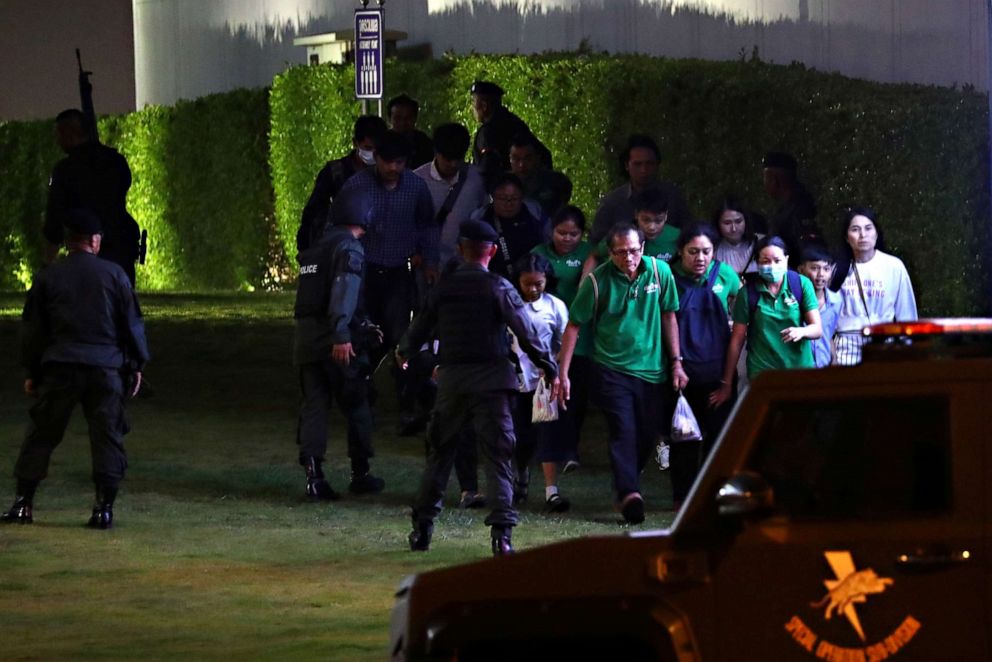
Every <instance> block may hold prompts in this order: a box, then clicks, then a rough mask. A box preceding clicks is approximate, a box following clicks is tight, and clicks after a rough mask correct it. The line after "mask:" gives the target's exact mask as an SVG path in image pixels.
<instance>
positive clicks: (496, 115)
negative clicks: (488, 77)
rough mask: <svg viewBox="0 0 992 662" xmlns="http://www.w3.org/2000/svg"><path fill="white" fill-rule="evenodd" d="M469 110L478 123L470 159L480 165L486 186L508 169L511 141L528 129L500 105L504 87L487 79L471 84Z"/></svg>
mask: <svg viewBox="0 0 992 662" xmlns="http://www.w3.org/2000/svg"><path fill="white" fill-rule="evenodd" d="M471 92H472V114H473V115H475V119H476V120H477V121H478V122H479V124H481V126H480V127H479V129H478V131H476V132H475V140H474V141H473V142H472V162H473V163H475V165H476V166H478V167H479V170H480V171H481V172H482V176H483V178H484V179H485V180H486V185H487V186H492V184H493V182H494V181H495V178H496V177H497V176H499V175H500V174H502V173H504V172H506V171H507V170H509V169H510V141H511V140H512V139H513V136H515V135H517V134H522V133H530V132H531V131H530V129H529V128H528V127H527V124H526V123H525V122H524V121H523V120H522V119H520V118H519V117H517V116H516V115H514V114H513V113H512V112H510V109H509V108H507V107H506V106H504V105H503V94H504V92H503V88H501V87H500V86H499V85H497V84H496V83H490V82H489V81H476V82H475V83H473V84H472V89H471Z"/></svg>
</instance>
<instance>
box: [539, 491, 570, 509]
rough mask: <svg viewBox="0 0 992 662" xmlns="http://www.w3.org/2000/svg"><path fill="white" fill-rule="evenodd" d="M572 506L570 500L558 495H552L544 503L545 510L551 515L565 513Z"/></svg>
mask: <svg viewBox="0 0 992 662" xmlns="http://www.w3.org/2000/svg"><path fill="white" fill-rule="evenodd" d="M571 506H572V504H571V503H570V502H569V500H568V499H566V498H565V497H563V496H562V495H560V494H558V493H555V494H552V495H551V496H549V497H548V500H547V501H545V502H544V510H545V512H549V513H565V512H568V509H569V508H570V507H571Z"/></svg>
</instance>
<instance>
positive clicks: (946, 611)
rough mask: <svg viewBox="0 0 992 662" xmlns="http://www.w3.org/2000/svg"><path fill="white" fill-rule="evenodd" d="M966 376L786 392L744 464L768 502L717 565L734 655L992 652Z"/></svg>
mask: <svg viewBox="0 0 992 662" xmlns="http://www.w3.org/2000/svg"><path fill="white" fill-rule="evenodd" d="M976 397H977V394H976V392H975V388H974V385H973V384H970V385H963V384H933V383H931V384H929V385H928V384H925V383H921V382H915V383H904V384H892V385H887V386H886V387H885V388H884V389H880V388H878V387H877V386H875V387H869V386H865V387H862V388H857V387H852V388H848V389H844V393H843V394H842V395H838V389H836V388H832V389H826V388H824V389H821V390H820V391H818V390H817V389H816V387H812V388H809V389H802V390H798V391H797V390H796V389H792V390H791V392H786V391H785V390H782V392H780V393H776V394H775V395H774V397H770V398H769V400H768V406H767V407H764V408H763V412H764V415H763V418H762V420H761V421H760V422H759V423H758V426H757V427H756V428H755V429H757V430H759V432H758V436H757V439H756V442H755V443H754V444H753V445H752V447H751V449H750V451H749V454H748V455H747V457H746V460H745V461H744V465H745V466H744V467H743V468H745V469H747V470H750V471H752V472H756V473H757V474H759V475H760V476H761V477H763V478H764V480H765V481H767V483H768V484H769V485H770V487H771V489H772V491H773V498H774V506H773V508H772V510H771V512H768V513H767V514H765V515H763V516H758V517H754V518H749V519H742V520H741V522H739V523H738V524H739V526H740V527H741V528H740V530H739V532H738V533H737V534H736V537H735V538H734V540H733V542H732V543H731V544H730V546H729V548H727V549H728V551H727V552H726V557H725V558H723V559H721V560H720V562H719V563H718V564H717V566H716V570H715V574H714V578H713V579H714V582H715V589H716V595H717V632H718V633H719V639H720V641H719V650H720V658H721V659H725V660H743V659H761V660H769V659H776V660H792V659H797V660H801V659H823V660H886V659H895V660H900V659H906V660H909V659H915V660H981V659H990V658H989V653H990V648H989V641H988V632H987V630H986V627H987V624H988V616H987V615H988V612H989V604H988V592H987V590H983V589H986V588H987V586H988V577H989V575H988V564H987V561H986V558H985V554H984V551H985V548H984V546H983V540H982V532H983V515H984V513H983V508H984V502H985V495H984V494H983V493H982V492H983V491H982V490H981V489H980V486H981V484H982V482H983V472H982V453H983V451H982V450H981V447H982V446H983V445H984V444H981V443H980V442H978V440H977V439H976V438H975V434H974V430H972V429H970V428H971V427H973V426H972V425H971V424H972V422H973V420H974V416H973V414H971V413H969V412H970V409H969V408H970V407H974V406H975V405H976V403H975V400H974V399H975V398H976Z"/></svg>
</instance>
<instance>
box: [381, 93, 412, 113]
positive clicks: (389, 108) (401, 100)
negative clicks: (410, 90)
mask: <svg viewBox="0 0 992 662" xmlns="http://www.w3.org/2000/svg"><path fill="white" fill-rule="evenodd" d="M396 106H406V107H407V108H409V109H410V110H412V111H413V114H414V115H417V114H418V113H420V102H419V101H417V100H416V99H414V98H413V97H411V96H410V95H409V94H406V93H403V94H401V95H399V96H395V97H393V98H392V99H390V100H389V103H387V104H386V113H392V112H393V108H395V107H396Z"/></svg>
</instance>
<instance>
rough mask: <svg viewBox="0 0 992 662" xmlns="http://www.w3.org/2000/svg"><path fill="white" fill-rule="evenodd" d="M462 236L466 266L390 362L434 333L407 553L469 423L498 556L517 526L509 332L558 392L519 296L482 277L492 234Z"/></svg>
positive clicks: (420, 541)
mask: <svg viewBox="0 0 992 662" xmlns="http://www.w3.org/2000/svg"><path fill="white" fill-rule="evenodd" d="M459 235H460V238H459V242H458V251H459V254H460V255H461V257H462V260H463V262H462V263H461V264H459V265H458V266H457V267H455V268H454V269H453V270H451V271H450V272H448V273H446V274H445V275H444V277H443V278H441V280H440V281H439V283H438V284H437V286H435V288H434V289H433V290H432V291H431V293H430V295H429V297H428V300H427V304H426V306H425V308H424V310H423V311H422V312H421V313H420V314H419V315H417V317H416V318H415V319H414V320H413V322H412V324H411V325H410V328H409V330H408V331H407V333H406V335H405V336H404V337H403V339H402V340H401V342H400V345H399V347H398V348H397V350H396V355H397V361H398V362H399V363H400V364H401V365H403V364H404V362H405V361H406V360H407V359H408V358H409V357H411V356H413V355H414V354H415V353H416V351H417V349H418V348H419V347H420V346H421V345H422V344H423V343H424V342H425V341H426V340H428V339H429V338H430V337H431V334H432V333H433V332H434V331H435V329H436V333H437V336H438V338H439V340H440V352H439V356H438V363H439V365H440V367H439V369H438V393H437V400H436V402H435V405H434V411H433V413H432V416H431V422H430V427H429V430H428V437H429V443H430V452H429V455H428V458H427V467H426V469H425V471H424V475H423V479H422V481H421V484H420V489H419V491H418V493H417V497H416V501H415V503H414V506H413V532H412V533H411V534H410V538H409V541H410V549H412V550H414V551H425V550H427V549H428V548H429V547H430V542H431V536H432V534H433V531H434V519H435V518H436V517H437V515H438V514H439V513H440V512H441V502H442V499H443V496H444V492H445V489H446V487H447V483H448V475H449V474H450V473H451V466H452V462H453V460H454V455H455V449H456V446H457V442H458V437H459V433H460V432H461V431H462V428H463V427H464V426H465V425H467V424H469V423H471V424H472V426H473V428H474V430H475V435H476V438H477V439H478V441H479V443H480V444H482V448H483V449H484V453H483V454H484V455H485V457H486V479H487V482H488V488H487V489H488V496H489V505H490V506H491V507H492V512H491V513H490V514H489V517H487V518H486V524H488V525H490V526H491V527H492V550H493V554H494V555H496V556H502V555H504V554H510V553H512V552H513V547H512V544H511V540H510V534H511V531H512V529H513V526H514V525H515V524H516V523H517V519H518V518H517V512H516V510H514V508H513V503H512V500H513V478H514V472H513V469H512V467H511V460H512V458H513V447H514V444H515V438H514V434H513V419H512V417H511V414H510V406H511V404H510V403H511V402H512V398H513V396H514V393H515V391H516V388H517V377H516V373H515V371H514V368H513V364H512V363H511V362H510V358H509V357H510V344H509V341H508V337H507V327H508V326H509V328H510V329H511V330H512V331H513V333H514V334H515V335H516V337H517V338H518V340H519V342H520V346H521V347H522V348H523V349H524V351H525V352H526V353H527V355H528V356H529V357H530V358H531V360H533V361H534V363H535V365H537V366H539V367H540V368H541V369H542V370H543V371H544V379H545V380H546V382H547V383H548V384H550V385H552V389H553V390H554V391H555V392H557V388H558V366H557V364H556V363H555V360H554V358H553V357H552V355H551V351H550V349H549V347H548V346H547V344H546V343H545V342H543V341H542V340H541V338H540V336H539V335H538V332H537V329H536V327H535V326H534V323H533V322H532V321H531V319H530V318H529V317H528V315H527V313H526V310H525V308H524V302H523V300H522V299H521V298H520V295H519V294H517V291H516V290H515V289H514V288H513V286H512V285H511V284H510V283H509V282H508V281H507V280H505V279H504V278H503V277H501V276H499V275H498V274H494V273H492V272H490V271H489V270H488V265H489V261H490V260H491V259H492V257H493V255H495V253H496V240H497V237H496V233H495V231H494V230H493V228H492V227H491V226H489V225H487V224H486V223H482V222H480V221H465V222H464V223H462V224H461V226H460V229H459Z"/></svg>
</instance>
